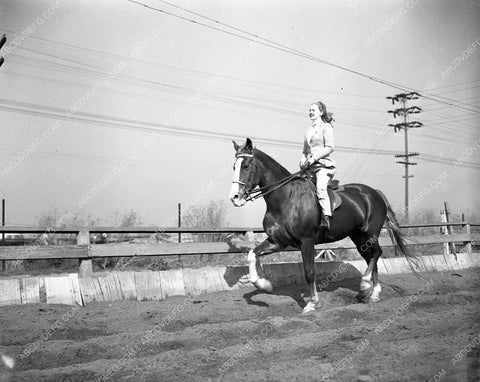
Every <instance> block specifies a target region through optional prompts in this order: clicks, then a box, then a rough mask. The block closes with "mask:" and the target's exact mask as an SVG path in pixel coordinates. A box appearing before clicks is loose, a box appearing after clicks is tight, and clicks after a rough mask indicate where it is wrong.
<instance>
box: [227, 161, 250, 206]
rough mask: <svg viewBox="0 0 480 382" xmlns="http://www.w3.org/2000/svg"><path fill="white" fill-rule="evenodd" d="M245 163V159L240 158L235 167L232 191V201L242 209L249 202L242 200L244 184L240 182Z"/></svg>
mask: <svg viewBox="0 0 480 382" xmlns="http://www.w3.org/2000/svg"><path fill="white" fill-rule="evenodd" d="M243 161H244V158H242V157H238V158H237V160H236V161H235V164H234V166H233V170H234V173H233V182H232V189H231V190H230V200H231V201H232V203H233V205H234V206H235V207H241V206H243V205H244V204H245V203H246V202H247V201H246V200H245V199H244V198H240V185H241V184H243V183H242V182H240V172H241V169H242V163H243Z"/></svg>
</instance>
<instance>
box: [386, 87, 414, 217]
mask: <svg viewBox="0 0 480 382" xmlns="http://www.w3.org/2000/svg"><path fill="white" fill-rule="evenodd" d="M419 96H420V94H418V93H417V92H411V93H400V94H396V95H395V96H393V97H387V98H388V99H391V100H392V105H395V103H396V102H399V103H400V104H401V107H400V108H398V109H395V110H389V111H388V112H389V113H392V114H393V117H394V118H397V116H402V117H403V122H401V123H397V124H389V126H392V127H393V129H394V132H395V133H397V132H399V131H401V130H402V129H403V131H404V134H405V153H404V154H397V155H395V158H403V159H404V160H401V161H397V163H400V164H403V165H404V166H405V175H404V176H403V178H405V218H406V220H407V222H408V221H409V214H408V180H409V178H413V175H410V173H409V166H415V165H416V164H417V163H415V162H410V157H412V156H416V155H418V153H416V152H414V153H411V152H409V151H408V129H411V128H418V127H422V126H423V123H421V122H418V121H413V122H409V120H408V116H409V115H410V114H418V113H420V112H421V111H422V109H421V108H419V107H417V106H412V107H407V101H409V100H414V99H418V98H419Z"/></svg>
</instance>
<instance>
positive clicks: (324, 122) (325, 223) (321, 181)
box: [300, 101, 335, 230]
mask: <svg viewBox="0 0 480 382" xmlns="http://www.w3.org/2000/svg"><path fill="white" fill-rule="evenodd" d="M308 115H309V117H310V120H311V121H312V125H311V126H310V127H309V128H308V129H307V130H306V131H305V137H304V140H303V153H302V158H301V160H300V168H302V169H303V168H306V167H307V166H310V168H311V169H312V170H313V171H314V172H315V176H316V178H317V197H318V200H319V202H320V207H321V208H322V212H323V215H322V221H321V223H320V227H322V228H325V229H327V230H328V229H330V219H331V218H332V211H331V207H330V198H329V197H328V192H327V185H328V181H329V180H330V179H332V178H333V175H334V174H335V161H334V160H333V158H332V156H331V154H332V152H333V128H332V121H333V118H332V114H331V113H327V107H326V106H325V104H323V103H322V102H320V101H319V102H317V103H312V104H311V105H310V110H309V113H308Z"/></svg>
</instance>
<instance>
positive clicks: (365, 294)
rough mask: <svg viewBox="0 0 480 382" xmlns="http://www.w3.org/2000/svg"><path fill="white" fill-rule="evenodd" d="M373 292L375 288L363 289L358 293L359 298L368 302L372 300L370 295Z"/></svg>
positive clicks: (360, 300)
mask: <svg viewBox="0 0 480 382" xmlns="http://www.w3.org/2000/svg"><path fill="white" fill-rule="evenodd" d="M372 294H373V288H371V289H367V290H362V291H360V292H359V293H358V294H357V300H358V301H359V302H363V303H368V302H369V301H370V297H371V296H372Z"/></svg>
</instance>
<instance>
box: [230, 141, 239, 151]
mask: <svg viewBox="0 0 480 382" xmlns="http://www.w3.org/2000/svg"><path fill="white" fill-rule="evenodd" d="M232 142H233V147H234V148H235V151H238V149H239V148H240V145H239V144H238V143H237V142H235V141H232Z"/></svg>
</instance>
